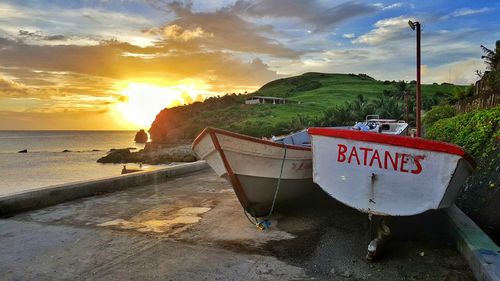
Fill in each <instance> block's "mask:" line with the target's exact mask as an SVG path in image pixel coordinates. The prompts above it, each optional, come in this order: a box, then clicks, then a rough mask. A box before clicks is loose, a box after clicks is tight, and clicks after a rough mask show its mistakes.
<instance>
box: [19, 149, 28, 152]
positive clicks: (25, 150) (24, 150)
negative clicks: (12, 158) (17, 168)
mask: <svg viewBox="0 0 500 281" xmlns="http://www.w3.org/2000/svg"><path fill="white" fill-rule="evenodd" d="M17 153H28V150H27V149H23V150H19V151H18V152H17Z"/></svg>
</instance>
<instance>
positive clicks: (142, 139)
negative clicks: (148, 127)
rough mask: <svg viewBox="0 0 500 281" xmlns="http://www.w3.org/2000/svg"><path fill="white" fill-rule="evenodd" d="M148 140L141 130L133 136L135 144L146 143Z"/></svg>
mask: <svg viewBox="0 0 500 281" xmlns="http://www.w3.org/2000/svg"><path fill="white" fill-rule="evenodd" d="M148 138H149V137H148V134H147V133H146V132H145V131H144V130H143V129H140V130H139V131H138V132H137V133H136V134H135V138H134V141H135V142H137V143H146V142H148Z"/></svg>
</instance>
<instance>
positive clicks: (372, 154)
mask: <svg viewBox="0 0 500 281" xmlns="http://www.w3.org/2000/svg"><path fill="white" fill-rule="evenodd" d="M337 146H338V150H337V162H339V163H344V162H346V160H347V163H349V164H351V163H355V164H357V165H358V166H361V165H363V166H370V167H373V165H376V166H378V167H379V168H380V169H385V170H393V171H398V172H403V173H412V174H415V175H417V174H420V173H421V172H422V169H423V167H422V163H421V161H422V160H424V159H425V156H423V155H417V156H413V157H412V156H411V155H410V154H407V153H399V152H392V153H391V151H381V152H379V150H377V149H373V148H367V147H360V148H358V149H356V147H354V146H353V147H352V148H351V149H350V151H349V147H347V145H345V144H337ZM358 151H359V153H362V154H363V155H359V154H358ZM347 153H349V154H348V155H349V156H347V155H346V154H347ZM360 156H361V157H360ZM360 158H361V159H363V161H360ZM410 158H412V159H413V161H412V162H413V163H415V169H414V170H409V169H410V167H409V165H408V164H410V162H411V161H410ZM368 159H370V161H368ZM382 161H383V165H382Z"/></svg>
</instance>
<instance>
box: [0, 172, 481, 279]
mask: <svg viewBox="0 0 500 281" xmlns="http://www.w3.org/2000/svg"><path fill="white" fill-rule="evenodd" d="M390 225H391V230H392V231H393V234H394V235H393V239H392V240H391V241H390V242H389V244H388V247H387V251H386V252H385V255H384V256H383V257H382V259H381V260H379V261H377V262H368V261H366V260H365V258H364V255H365V254H366V246H367V244H368V242H369V241H368V240H369V239H368V235H367V233H368V230H369V227H368V220H367V217H366V216H365V215H363V214H361V213H359V212H357V211H355V210H352V209H350V208H348V207H345V206H343V205H341V204H339V203H338V202H336V201H335V200H333V199H330V198H329V197H327V196H325V195H324V194H322V193H321V192H317V193H316V194H314V195H313V196H311V197H310V198H309V199H308V200H304V201H299V202H295V204H293V206H292V205H288V206H278V208H277V211H276V213H275V215H273V217H272V226H271V229H270V230H269V231H259V230H257V229H256V227H255V226H253V225H251V224H250V223H249V222H248V220H247V219H246V217H245V216H244V214H243V210H242V208H241V206H240V205H239V203H238V201H237V199H236V196H235V195H234V193H233V191H232V189H231V187H230V186H229V184H228V183H227V182H226V181H225V180H223V179H220V178H218V177H217V176H216V175H215V174H214V173H213V172H212V171H211V170H209V169H206V170H203V171H200V172H196V173H193V174H190V175H186V176H183V177H177V178H171V179H169V180H168V181H166V182H164V183H161V184H155V185H148V186H142V187H135V188H131V189H127V190H123V191H118V192H115V193H110V194H104V195H100V196H95V197H90V198H84V199H79V200H75V201H71V202H67V203H63V204H59V205H55V206H52V207H47V208H44V209H40V210H35V211H30V212H26V213H22V214H19V215H16V216H14V217H11V218H9V219H3V220H0V280H68V279H72V280H74V279H76V280H79V279H94V280H443V281H444V280H450V281H451V280H474V278H473V276H472V273H471V271H470V270H469V268H468V266H467V264H466V263H465V261H464V260H463V259H462V258H461V257H460V255H459V254H458V252H457V251H456V250H455V249H453V247H452V245H451V244H450V243H449V242H448V238H447V237H446V236H445V235H443V234H442V233H441V231H440V229H441V228H442V227H443V224H442V222H441V221H440V213H439V212H437V213H432V214H426V215H424V216H418V217H412V218H405V219H393V220H392V221H391V222H390Z"/></svg>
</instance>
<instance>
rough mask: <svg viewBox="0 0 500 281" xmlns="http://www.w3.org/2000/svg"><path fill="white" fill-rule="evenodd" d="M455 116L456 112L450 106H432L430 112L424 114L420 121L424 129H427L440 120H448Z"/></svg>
mask: <svg viewBox="0 0 500 281" xmlns="http://www.w3.org/2000/svg"><path fill="white" fill-rule="evenodd" d="M456 114H457V111H456V109H455V107H454V106H452V105H442V106H434V107H433V108H432V109H431V110H429V111H428V112H426V113H425V115H424V118H423V119H422V124H423V125H424V127H426V128H429V127H430V126H432V124H434V123H435V122H436V121H439V120H441V119H445V118H450V117H453V116H455V115H456Z"/></svg>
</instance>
